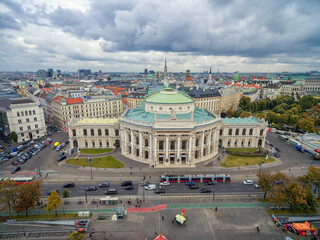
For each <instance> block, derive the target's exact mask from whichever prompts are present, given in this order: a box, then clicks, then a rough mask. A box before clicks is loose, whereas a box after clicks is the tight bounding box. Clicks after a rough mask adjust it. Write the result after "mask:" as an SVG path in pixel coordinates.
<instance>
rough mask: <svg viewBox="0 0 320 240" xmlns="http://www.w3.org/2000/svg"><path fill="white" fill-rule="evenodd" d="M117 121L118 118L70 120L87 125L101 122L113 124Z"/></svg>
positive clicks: (73, 122)
mask: <svg viewBox="0 0 320 240" xmlns="http://www.w3.org/2000/svg"><path fill="white" fill-rule="evenodd" d="M118 121H119V118H78V119H73V120H71V121H70V123H72V124H80V125H81V124H89V125H94V124H96V125H101V124H114V123H117V122H118Z"/></svg>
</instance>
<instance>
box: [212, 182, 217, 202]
mask: <svg viewBox="0 0 320 240" xmlns="http://www.w3.org/2000/svg"><path fill="white" fill-rule="evenodd" d="M215 195H216V184H215V182H213V191H212V201H213V202H214V196H215Z"/></svg>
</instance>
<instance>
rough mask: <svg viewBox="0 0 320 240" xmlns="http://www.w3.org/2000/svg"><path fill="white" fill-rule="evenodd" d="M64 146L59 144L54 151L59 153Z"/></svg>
mask: <svg viewBox="0 0 320 240" xmlns="http://www.w3.org/2000/svg"><path fill="white" fill-rule="evenodd" d="M65 145H66V144H65V143H61V144H60V145H59V146H57V147H56V151H60V150H61V149H62V148H63V147H64V146H65Z"/></svg>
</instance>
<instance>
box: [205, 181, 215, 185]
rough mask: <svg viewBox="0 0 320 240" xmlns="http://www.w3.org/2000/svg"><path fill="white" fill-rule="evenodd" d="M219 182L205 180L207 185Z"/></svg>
mask: <svg viewBox="0 0 320 240" xmlns="http://www.w3.org/2000/svg"><path fill="white" fill-rule="evenodd" d="M216 183H217V181H209V182H205V183H204V184H205V185H215V184H216Z"/></svg>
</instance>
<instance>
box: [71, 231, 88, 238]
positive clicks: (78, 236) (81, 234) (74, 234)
mask: <svg viewBox="0 0 320 240" xmlns="http://www.w3.org/2000/svg"><path fill="white" fill-rule="evenodd" d="M68 237H69V239H70V240H84V239H85V234H84V233H81V232H78V231H74V232H72V233H70V234H69V236H68Z"/></svg>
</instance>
